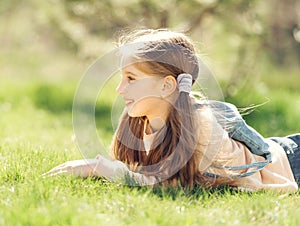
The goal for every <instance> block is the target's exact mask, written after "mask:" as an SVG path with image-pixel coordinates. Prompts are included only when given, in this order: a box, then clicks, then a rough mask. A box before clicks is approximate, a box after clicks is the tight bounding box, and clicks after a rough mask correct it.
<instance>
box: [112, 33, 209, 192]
mask: <svg viewBox="0 0 300 226" xmlns="http://www.w3.org/2000/svg"><path fill="white" fill-rule="evenodd" d="M125 37H126V38H125V39H124V38H123V39H121V44H120V45H121V46H124V45H128V44H130V43H138V42H142V43H143V44H142V45H139V46H138V48H137V49H136V50H137V51H136V53H135V56H130V57H136V58H139V60H141V61H142V62H139V63H136V66H137V67H139V69H140V70H143V71H144V72H147V73H148V74H152V75H160V76H168V75H172V76H174V77H175V78H177V76H178V75H179V74H181V73H188V74H191V75H192V77H193V82H194V81H195V80H196V79H197V77H198V72H199V65H198V60H197V57H196V54H195V50H194V47H193V44H192V42H191V41H190V39H189V38H188V37H187V36H185V35H184V34H182V33H175V32H171V31H168V30H142V31H138V32H135V33H132V34H130V35H127V36H125ZM194 112H195V111H194V110H193V106H192V102H191V98H190V96H189V94H188V93H186V92H180V93H179V96H178V98H177V100H176V101H175V103H174V105H173V106H172V109H171V110H170V112H169V116H168V117H167V120H166V122H165V127H164V128H163V129H161V130H160V131H158V133H157V134H156V136H155V138H154V141H153V144H152V145H151V148H150V152H149V154H148V155H147V154H146V151H145V148H144V144H143V135H144V126H145V123H146V118H145V117H129V116H128V114H127V112H126V110H125V111H124V112H123V115H122V116H121V118H120V123H119V126H118V128H117V130H116V133H115V135H114V139H113V141H112V147H111V148H112V154H113V156H114V158H115V159H117V160H120V161H122V162H125V163H126V164H128V165H129V166H130V167H131V169H132V170H135V171H137V172H139V173H143V174H144V175H151V176H157V175H159V177H160V178H163V183H164V184H172V185H175V186H176V185H177V184H178V182H180V184H181V185H182V186H184V187H191V186H193V185H194V184H195V183H197V182H198V183H199V182H201V181H202V180H203V177H202V175H201V173H200V172H199V170H198V166H199V161H200V155H201V154H200V153H199V152H198V151H197V149H196V146H197V142H198V140H197V139H198V138H197V137H196V136H195V135H196V134H198V133H197V129H198V128H197V123H196V120H195V115H194ZM174 167H175V170H173V169H174ZM176 167H177V168H176ZM178 167H179V168H178Z"/></svg>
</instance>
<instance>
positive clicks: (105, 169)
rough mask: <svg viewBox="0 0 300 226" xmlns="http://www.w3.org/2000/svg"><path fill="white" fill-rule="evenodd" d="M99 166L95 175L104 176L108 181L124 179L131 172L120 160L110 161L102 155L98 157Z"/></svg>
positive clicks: (95, 170) (94, 172) (95, 169)
mask: <svg viewBox="0 0 300 226" xmlns="http://www.w3.org/2000/svg"><path fill="white" fill-rule="evenodd" d="M96 160H97V165H96V166H95V168H94V171H93V175H95V176H102V177H105V178H107V179H108V180H118V179H123V178H124V176H125V173H126V172H129V170H128V168H127V166H126V164H124V163H123V162H121V161H118V160H113V161H111V160H108V159H106V158H104V157H102V156H101V155H97V157H96Z"/></svg>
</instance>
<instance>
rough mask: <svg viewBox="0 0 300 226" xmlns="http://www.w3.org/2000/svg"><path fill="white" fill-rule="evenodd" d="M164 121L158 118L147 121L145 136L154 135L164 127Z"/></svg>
mask: <svg viewBox="0 0 300 226" xmlns="http://www.w3.org/2000/svg"><path fill="white" fill-rule="evenodd" d="M165 124H166V123H165V120H163V119H162V118H160V117H155V118H152V119H150V120H149V119H147V122H146V124H145V133H146V134H151V133H155V132H157V131H158V130H160V129H162V128H163V127H164V126H165Z"/></svg>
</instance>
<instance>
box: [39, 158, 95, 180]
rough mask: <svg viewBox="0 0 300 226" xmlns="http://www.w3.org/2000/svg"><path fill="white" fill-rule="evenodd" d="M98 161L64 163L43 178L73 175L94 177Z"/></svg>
mask: <svg viewBox="0 0 300 226" xmlns="http://www.w3.org/2000/svg"><path fill="white" fill-rule="evenodd" d="M97 162H98V160H97V159H82V160H74V161H68V162H66V163H63V164H61V165H59V166H56V167H54V168H53V169H51V170H50V171H48V172H47V173H44V174H43V175H42V176H57V175H73V176H77V177H82V178H87V177H88V176H92V175H93V170H94V168H95V166H96V165H97Z"/></svg>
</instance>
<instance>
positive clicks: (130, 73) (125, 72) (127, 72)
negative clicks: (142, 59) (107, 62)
mask: <svg viewBox="0 0 300 226" xmlns="http://www.w3.org/2000/svg"><path fill="white" fill-rule="evenodd" d="M124 74H126V75H132V76H137V75H136V74H134V73H132V72H131V71H124Z"/></svg>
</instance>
